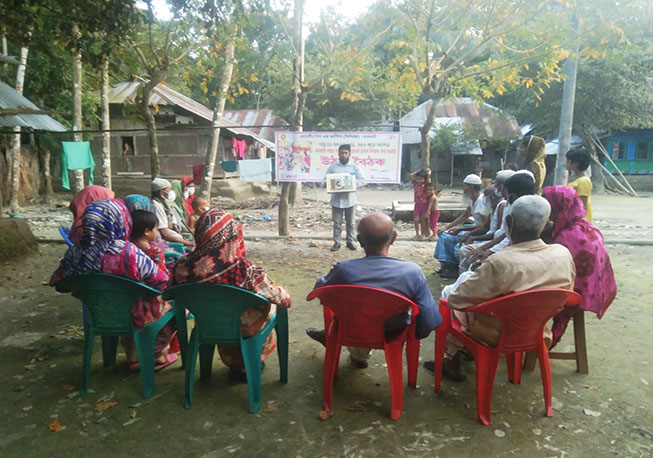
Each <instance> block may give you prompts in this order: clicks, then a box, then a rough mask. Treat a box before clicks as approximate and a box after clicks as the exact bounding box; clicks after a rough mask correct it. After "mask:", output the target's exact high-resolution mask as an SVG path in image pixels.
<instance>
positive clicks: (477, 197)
mask: <svg viewBox="0 0 653 458" xmlns="http://www.w3.org/2000/svg"><path fill="white" fill-rule="evenodd" d="M481 184H482V183H481V178H480V177H479V176H478V175H474V174H470V175H467V176H466V177H465V179H464V180H463V195H464V198H463V199H464V200H463V202H465V201H467V202H469V204H468V206H467V208H466V209H465V212H464V213H463V214H461V215H460V216H459V217H458V218H456V219H455V220H453V221H452V222H451V223H449V224H448V225H447V226H446V227H445V228H444V229H442V230H441V231H440V234H439V237H438V243H437V245H436V246H435V252H434V253H433V257H434V258H436V259H437V260H438V261H440V266H441V268H440V270H439V271H438V274H440V276H442V277H448V278H455V277H457V276H458V256H457V253H456V246H457V245H458V242H459V240H460V238H461V236H462V235H463V234H465V233H466V232H469V231H471V232H474V231H478V232H480V231H482V230H483V228H486V227H487V226H488V219H489V215H490V213H492V209H491V208H490V207H489V205H488V204H487V203H486V201H485V199H484V198H483V196H481ZM470 216H472V217H473V218H474V225H473V226H470V227H464V226H462V225H461V224H462V223H463V222H464V221H465V220H466V219H467V218H469V217H470ZM485 230H487V229H485Z"/></svg>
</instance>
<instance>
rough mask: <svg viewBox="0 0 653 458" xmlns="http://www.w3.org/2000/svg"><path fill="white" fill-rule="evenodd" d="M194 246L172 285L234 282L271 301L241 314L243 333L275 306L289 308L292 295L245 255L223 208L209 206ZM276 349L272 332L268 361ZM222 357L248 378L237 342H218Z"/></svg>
mask: <svg viewBox="0 0 653 458" xmlns="http://www.w3.org/2000/svg"><path fill="white" fill-rule="evenodd" d="M195 239H196V240H197V246H196V247H195V249H194V250H193V251H192V252H191V253H190V254H188V256H185V257H183V258H181V259H179V261H177V265H176V266H175V270H174V272H173V274H172V278H171V284H172V285H178V284H183V283H206V282H208V283H218V284H223V285H233V286H238V287H240V288H243V289H246V290H249V291H252V292H254V293H257V294H260V295H261V296H263V297H266V298H267V299H269V300H270V302H271V304H270V305H268V306H267V307H264V308H251V309H247V311H246V312H245V313H243V314H242V315H241V317H240V332H241V333H242V335H243V336H252V335H254V334H256V333H257V332H258V331H259V330H260V329H261V328H262V327H263V326H264V325H265V323H266V321H267V319H268V317H269V316H270V315H272V314H274V313H275V311H276V307H284V308H288V307H290V304H291V302H290V294H288V291H287V290H286V288H284V287H283V286H279V285H277V284H276V283H274V282H273V281H272V280H270V279H269V278H268V277H266V275H265V271H264V270H263V268H262V267H257V266H255V265H254V264H253V263H252V262H251V261H250V260H249V259H247V258H246V257H245V241H244V239H243V236H242V231H241V230H240V227H239V225H238V224H236V221H235V220H234V218H233V216H231V215H230V214H228V213H226V212H225V211H224V210H220V209H215V208H213V209H210V210H208V211H207V212H206V213H204V215H202V217H201V218H200V219H199V221H198V222H197V226H196V228H195ZM274 348H275V343H274V333H270V335H269V336H268V338H267V339H266V341H265V343H264V344H263V351H262V353H261V362H263V361H265V360H266V359H267V357H268V356H270V353H272V351H273V350H274ZM218 351H219V353H220V359H222V362H223V363H225V364H226V365H227V366H229V369H230V374H231V375H232V376H233V377H234V378H237V379H240V380H246V378H245V365H244V363H243V358H242V354H241V350H240V346H238V345H218Z"/></svg>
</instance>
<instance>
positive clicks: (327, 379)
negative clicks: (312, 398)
mask: <svg viewBox="0 0 653 458" xmlns="http://www.w3.org/2000/svg"><path fill="white" fill-rule="evenodd" d="M339 356H340V345H339V344H338V329H337V325H336V326H334V325H333V324H332V325H331V327H330V329H329V332H328V334H327V336H326V351H325V352H324V376H323V379H322V397H323V402H324V410H326V411H327V412H331V411H332V409H331V396H332V391H333V379H334V378H335V376H336V371H337V368H338V359H339V358H338V357H339Z"/></svg>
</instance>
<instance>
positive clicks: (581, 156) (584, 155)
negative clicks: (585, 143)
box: [565, 146, 592, 172]
mask: <svg viewBox="0 0 653 458" xmlns="http://www.w3.org/2000/svg"><path fill="white" fill-rule="evenodd" d="M565 156H567V159H569V161H570V162H573V163H574V164H576V165H577V166H578V170H580V171H581V172H582V171H583V170H587V167H589V166H590V162H591V161H592V157H591V156H590V153H588V152H587V150H586V149H585V148H583V147H582V146H579V147H578V148H572V149H570V150H569V151H567V154H566V155H565Z"/></svg>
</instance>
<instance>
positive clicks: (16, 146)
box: [9, 46, 29, 213]
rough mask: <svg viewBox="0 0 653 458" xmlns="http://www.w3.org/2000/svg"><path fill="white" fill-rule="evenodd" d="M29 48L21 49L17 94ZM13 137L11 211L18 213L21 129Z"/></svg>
mask: <svg viewBox="0 0 653 458" xmlns="http://www.w3.org/2000/svg"><path fill="white" fill-rule="evenodd" d="M28 53H29V48H28V47H27V46H23V47H21V48H20V60H19V62H20V63H19V65H18V70H17V71H16V92H18V93H19V94H22V93H23V85H24V84H25V68H26V66H27V54H28ZM12 130H13V132H14V133H13V135H12V137H11V155H10V156H11V159H10V161H9V164H10V165H9V167H10V169H9V170H10V173H9V176H11V187H10V191H9V211H10V212H11V213H17V212H18V210H19V207H18V192H19V189H20V127H14V128H13V129H12Z"/></svg>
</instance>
